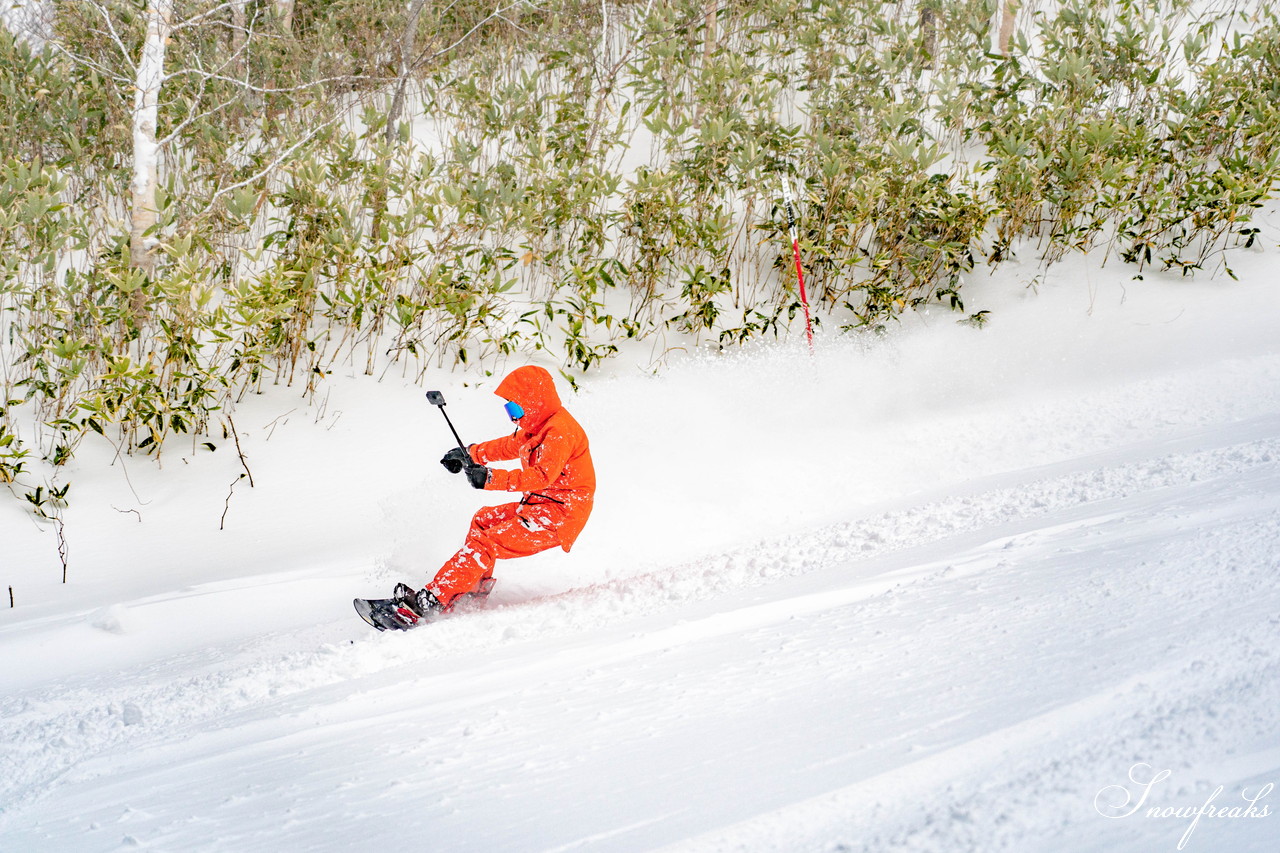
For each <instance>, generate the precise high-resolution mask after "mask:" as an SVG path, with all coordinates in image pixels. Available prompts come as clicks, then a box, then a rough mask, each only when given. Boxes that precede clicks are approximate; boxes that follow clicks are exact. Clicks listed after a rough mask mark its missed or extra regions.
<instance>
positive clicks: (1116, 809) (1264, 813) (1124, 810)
mask: <svg viewBox="0 0 1280 853" xmlns="http://www.w3.org/2000/svg"><path fill="white" fill-rule="evenodd" d="M1172 775H1173V771H1172V770H1161V771H1159V772H1158V773H1157V772H1156V771H1155V769H1154V768H1152V766H1151V765H1150V764H1135V765H1133V766H1132V767H1130V768H1129V781H1130V782H1131V783H1132V786H1129V785H1108V786H1107V787H1105V788H1103V789H1102V790H1101V791H1099V792H1098V795H1097V796H1096V797H1094V798H1093V807H1094V808H1095V809H1097V811H1098V814H1100V815H1102V816H1103V817H1109V818H1112V819H1114V820H1120V819H1122V818H1126V817H1133V816H1134V815H1136V814H1138V813H1139V812H1140V811H1141V812H1142V815H1143V816H1144V817H1148V818H1157V819H1170V818H1174V819H1181V820H1186V821H1190V823H1189V824H1188V825H1187V831H1186V832H1184V833H1182V838H1181V839H1179V841H1178V849H1179V850H1182V849H1183V848H1185V847H1186V846H1187V841H1189V840H1190V838H1191V833H1193V832H1195V830H1196V827H1197V826H1198V825H1199V824H1200V819H1201V818H1206V819H1209V820H1222V819H1224V818H1226V819H1232V818H1260V817H1269V816H1270V815H1271V807H1270V806H1268V805H1259V803H1261V802H1262V801H1263V800H1264V799H1266V798H1267V796H1268V795H1270V793H1271V790H1272V789H1273V788H1274V787H1275V785H1273V784H1272V783H1270V782H1268V783H1267V784H1265V785H1263V786H1261V787H1260V788H1258V790H1257V791H1256V792H1250V791H1249V790H1248V789H1244V790H1242V791H1241V792H1240V797H1241V801H1242V804H1230V801H1228V803H1226V804H1219V803H1218V802H1217V800H1218V798H1219V797H1220V796H1222V792H1223V790H1224V787H1223V786H1222V785H1219V786H1218V787H1217V788H1215V789H1214V790H1213V793H1212V794H1210V795H1209V798H1208V799H1207V800H1205V801H1204V805H1200V806H1181V807H1178V806H1148V805H1147V801H1148V800H1149V799H1150V798H1151V792H1152V790H1153V789H1154V788H1155V787H1156V785H1158V784H1160V783H1161V782H1163V781H1164V780H1165V779H1168V778H1169V777H1170V776H1172ZM1144 807H1145V811H1144V810H1143V809H1144Z"/></svg>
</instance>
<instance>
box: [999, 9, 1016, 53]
mask: <svg viewBox="0 0 1280 853" xmlns="http://www.w3.org/2000/svg"><path fill="white" fill-rule="evenodd" d="M1019 5H1020V0H1004V2H1003V3H1001V4H1000V36H999V41H998V42H997V43H996V52H997V53H999V54H1000V55H1001V56H1008V55H1009V41H1010V39H1012V38H1013V26H1014V23H1015V22H1016V21H1017V19H1018V6H1019Z"/></svg>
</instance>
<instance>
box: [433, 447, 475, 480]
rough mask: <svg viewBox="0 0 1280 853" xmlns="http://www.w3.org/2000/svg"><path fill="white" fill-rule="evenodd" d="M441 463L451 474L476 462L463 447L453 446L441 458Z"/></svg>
mask: <svg viewBox="0 0 1280 853" xmlns="http://www.w3.org/2000/svg"><path fill="white" fill-rule="evenodd" d="M440 464H441V465H443V466H444V468H445V470H446V471H448V472H449V473H450V474H456V473H458V472H459V471H461V470H462V469H463V468H465V467H467V466H469V465H474V464H476V463H475V462H473V461H472V460H471V454H470V453H468V452H467V451H466V450H464V449H462V448H461V447H452V448H450V449H449V452H448V453H446V454H445V455H444V458H442V459H441V460H440Z"/></svg>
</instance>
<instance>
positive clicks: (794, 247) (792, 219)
mask: <svg viewBox="0 0 1280 853" xmlns="http://www.w3.org/2000/svg"><path fill="white" fill-rule="evenodd" d="M782 197H783V200H784V201H785V202H786V205H787V230H788V231H789V232H790V233H791V254H792V255H793V256H794V257H795V259H796V280H797V281H798V282H799V283H800V304H801V305H803V306H804V334H805V337H806V338H808V340H809V354H810V355H813V324H812V322H811V321H810V319H809V296H808V294H806V293H805V292H804V267H803V266H802V265H801V264H800V237H799V235H798V234H797V233H796V212H795V208H794V207H792V204H791V187H790V186H788V185H787V183H786V181H783V183H782Z"/></svg>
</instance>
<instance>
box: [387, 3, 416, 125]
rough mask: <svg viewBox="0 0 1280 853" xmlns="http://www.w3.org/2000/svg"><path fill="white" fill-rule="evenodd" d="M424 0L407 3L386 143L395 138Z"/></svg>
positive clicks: (411, 69)
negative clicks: (406, 15)
mask: <svg viewBox="0 0 1280 853" xmlns="http://www.w3.org/2000/svg"><path fill="white" fill-rule="evenodd" d="M425 2H426V0H413V2H412V3H410V4H409V12H408V17H407V19H406V20H405V25H404V35H403V36H401V37H400V67H399V68H398V69H397V74H396V94H395V97H394V98H392V100H391V109H390V110H388V111H387V127H386V129H385V134H386V140H387V144H388V145H392V144H394V143H395V140H396V125H397V124H398V123H399V121H400V113H402V112H403V111H404V96H405V89H406V88H407V87H408V85H409V75H410V74H411V73H412V72H413V62H414V59H415V58H416V57H415V56H414V54H415V53H416V52H417V49H418V20H419V19H420V18H421V16H422V7H423V5H424V4H425Z"/></svg>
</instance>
